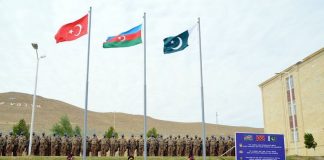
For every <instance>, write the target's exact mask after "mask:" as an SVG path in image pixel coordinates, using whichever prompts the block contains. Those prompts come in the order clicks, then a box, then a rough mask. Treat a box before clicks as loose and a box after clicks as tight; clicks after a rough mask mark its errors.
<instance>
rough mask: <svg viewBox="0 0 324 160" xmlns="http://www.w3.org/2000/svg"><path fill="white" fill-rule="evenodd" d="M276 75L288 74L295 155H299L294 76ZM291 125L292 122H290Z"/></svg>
mask: <svg viewBox="0 0 324 160" xmlns="http://www.w3.org/2000/svg"><path fill="white" fill-rule="evenodd" d="M276 74H288V88H289V98H290V113H291V117H292V125H293V140H294V149H295V154H296V155H298V148H297V131H296V122H295V115H296V114H297V113H296V111H295V107H294V103H293V95H292V94H293V93H292V83H291V82H292V76H291V74H290V73H289V72H280V73H276ZM289 123H290V122H289Z"/></svg>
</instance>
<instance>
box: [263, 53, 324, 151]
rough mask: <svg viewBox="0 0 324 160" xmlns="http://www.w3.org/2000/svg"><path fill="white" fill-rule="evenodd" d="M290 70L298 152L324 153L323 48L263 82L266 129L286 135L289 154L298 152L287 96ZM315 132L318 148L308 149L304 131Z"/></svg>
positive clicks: (266, 131) (268, 131) (267, 131)
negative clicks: (293, 88)
mask: <svg viewBox="0 0 324 160" xmlns="http://www.w3.org/2000/svg"><path fill="white" fill-rule="evenodd" d="M284 72H289V74H291V75H292V76H293V80H294V87H295V96H296V111H297V125H298V126H297V127H298V134H299V136H298V139H299V141H298V143H297V146H298V154H299V155H305V156H306V155H308V156H316V155H317V156H318V155H321V156H324V49H321V50H320V51H318V52H317V53H315V54H314V55H313V57H311V58H309V57H308V58H307V59H305V60H304V61H303V62H302V63H300V64H298V65H294V66H292V67H289V68H288V69H286V70H285V71H283V72H282V73H283V74H281V75H278V76H275V77H273V78H272V79H270V80H268V81H266V82H264V83H263V84H261V85H260V87H261V91H262V101H263V112H264V131H265V133H281V134H284V135H285V144H286V148H287V154H288V155H291V154H295V150H294V143H293V141H292V137H291V132H290V127H289V114H288V113H289V112H290V110H289V108H288V104H287V98H286V96H287V95H286V78H287V77H288V73H284ZM305 132H309V133H312V134H313V136H314V138H315V141H316V142H317V143H318V146H317V148H316V150H315V151H314V150H312V149H309V150H306V149H305V147H304V137H303V136H304V133H305Z"/></svg>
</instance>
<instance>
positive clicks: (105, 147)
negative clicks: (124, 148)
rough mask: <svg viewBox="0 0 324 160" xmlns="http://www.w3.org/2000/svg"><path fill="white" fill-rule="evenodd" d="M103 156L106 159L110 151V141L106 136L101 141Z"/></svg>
mask: <svg viewBox="0 0 324 160" xmlns="http://www.w3.org/2000/svg"><path fill="white" fill-rule="evenodd" d="M100 146H101V147H100V148H101V156H103V157H105V156H106V153H107V151H108V139H107V137H106V135H104V137H103V138H102V139H101V140H100Z"/></svg>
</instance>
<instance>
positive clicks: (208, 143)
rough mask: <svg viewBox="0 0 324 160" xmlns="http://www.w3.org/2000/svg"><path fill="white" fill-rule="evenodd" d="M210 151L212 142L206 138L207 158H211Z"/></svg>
mask: <svg viewBox="0 0 324 160" xmlns="http://www.w3.org/2000/svg"><path fill="white" fill-rule="evenodd" d="M209 150H210V141H209V138H208V137H206V156H210V153H209Z"/></svg>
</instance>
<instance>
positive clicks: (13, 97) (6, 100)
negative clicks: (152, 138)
mask: <svg viewBox="0 0 324 160" xmlns="http://www.w3.org/2000/svg"><path fill="white" fill-rule="evenodd" d="M31 104H32V95H30V94H24V93H16V92H9V93H0V131H2V132H4V133H7V132H8V131H10V130H12V125H13V124H16V123H17V122H18V121H19V119H25V120H26V122H27V123H28V124H29V123H30V118H31V108H32V107H31V106H32V105H31ZM37 105H38V107H37V108H36V111H35V126H34V128H35V131H36V133H40V132H46V133H50V128H51V127H52V125H53V124H54V123H56V122H57V121H58V120H59V118H60V117H61V116H62V115H65V114H67V115H68V117H69V118H70V121H71V123H72V125H73V126H75V125H79V126H80V127H81V128H83V114H84V113H83V109H81V108H78V107H76V106H73V105H71V104H67V103H64V102H61V101H58V100H53V99H47V98H44V97H41V96H38V97H37ZM147 120H148V121H147V122H148V128H151V127H155V128H157V130H158V131H159V133H161V134H163V135H169V134H172V135H178V134H180V135H185V134H189V135H191V136H193V135H196V134H197V135H201V123H199V122H197V123H182V122H172V121H163V120H158V119H154V118H151V117H148V119H147ZM113 122H114V113H112V112H108V113H99V112H92V111H89V112H88V128H89V133H90V134H92V133H94V132H95V133H97V134H98V135H102V134H103V133H104V131H105V130H107V128H108V127H110V126H113V125H114V124H113ZM115 126H116V130H117V131H118V132H119V133H124V134H125V136H129V135H130V134H132V133H133V134H135V135H139V134H141V133H142V132H143V116H142V115H132V114H125V113H115ZM206 132H207V135H209V136H210V135H233V134H234V133H235V132H259V133H261V132H263V128H251V127H237V126H225V125H215V124H206Z"/></svg>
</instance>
